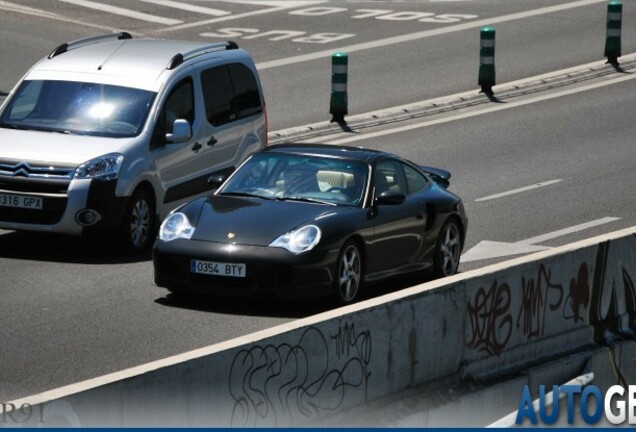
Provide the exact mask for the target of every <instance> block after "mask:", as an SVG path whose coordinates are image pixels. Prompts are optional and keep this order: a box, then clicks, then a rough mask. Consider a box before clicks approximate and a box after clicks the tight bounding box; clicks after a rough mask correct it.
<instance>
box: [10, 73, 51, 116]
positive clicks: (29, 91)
mask: <svg viewBox="0 0 636 432" xmlns="http://www.w3.org/2000/svg"><path fill="white" fill-rule="evenodd" d="M42 83H43V81H25V82H24V83H23V84H22V87H23V88H22V89H20V90H21V91H19V92H18V94H19V96H18V97H17V98H16V99H15V100H14V101H12V103H11V106H10V108H9V115H8V116H7V118H8V119H9V120H24V118H25V117H27V116H28V115H29V114H31V113H32V112H33V111H34V110H35V107H36V104H37V103H38V99H39V98H40V94H41V91H42Z"/></svg>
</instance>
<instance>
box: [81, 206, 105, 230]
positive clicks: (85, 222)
mask: <svg viewBox="0 0 636 432" xmlns="http://www.w3.org/2000/svg"><path fill="white" fill-rule="evenodd" d="M101 219H102V217H101V216H100V214H99V213H97V212H96V211H95V210H91V209H84V210H80V211H78V212H77V214H76V215H75V221H76V222H77V223H78V224H80V225H82V226H91V225H95V224H96V223H97V222H99V221H100V220H101Z"/></svg>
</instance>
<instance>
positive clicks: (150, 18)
mask: <svg viewBox="0 0 636 432" xmlns="http://www.w3.org/2000/svg"><path fill="white" fill-rule="evenodd" d="M58 1H60V2H64V3H70V4H74V5H76V6H82V7H85V8H88V9H95V10H98V11H102V12H108V13H111V14H114V15H121V16H125V17H127V18H132V19H136V20H140V21H147V22H152V23H157V24H164V25H176V24H181V23H182V22H183V21H181V20H176V19H172V18H164V17H160V16H156V15H150V14H147V13H143V12H136V11H133V10H130V9H125V8H121V7H117V6H111V5H107V4H104V3H98V2H94V1H91V0H58Z"/></svg>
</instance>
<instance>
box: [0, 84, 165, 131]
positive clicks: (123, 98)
mask: <svg viewBox="0 0 636 432" xmlns="http://www.w3.org/2000/svg"><path fill="white" fill-rule="evenodd" d="M155 96H156V93H153V92H150V91H145V90H139V89H134V88H129V87H120V86H113V85H106V84H96V83H87V82H75V81H54V80H30V81H24V82H23V83H22V84H21V85H20V87H19V88H18V89H17V90H16V92H15V94H14V95H13V96H12V98H11V100H10V101H8V104H7V106H6V108H5V109H4V111H3V113H2V116H1V117H0V127H4V128H13V129H32V130H41V131H50V132H62V133H69V134H79V135H92V136H103V137H114V138H125V137H134V136H137V135H139V134H140V133H141V130H142V129H143V125H144V123H145V122H146V118H147V117H148V112H149V111H150V107H151V106H152V103H153V101H154V98H155Z"/></svg>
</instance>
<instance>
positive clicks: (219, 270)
mask: <svg viewBox="0 0 636 432" xmlns="http://www.w3.org/2000/svg"><path fill="white" fill-rule="evenodd" d="M190 271H191V272H192V273H199V274H207V275H213V276H230V277H242V278H244V277H245V272H246V270H245V264H243V263H222V262H213V261H199V260H192V261H191V262H190Z"/></svg>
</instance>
